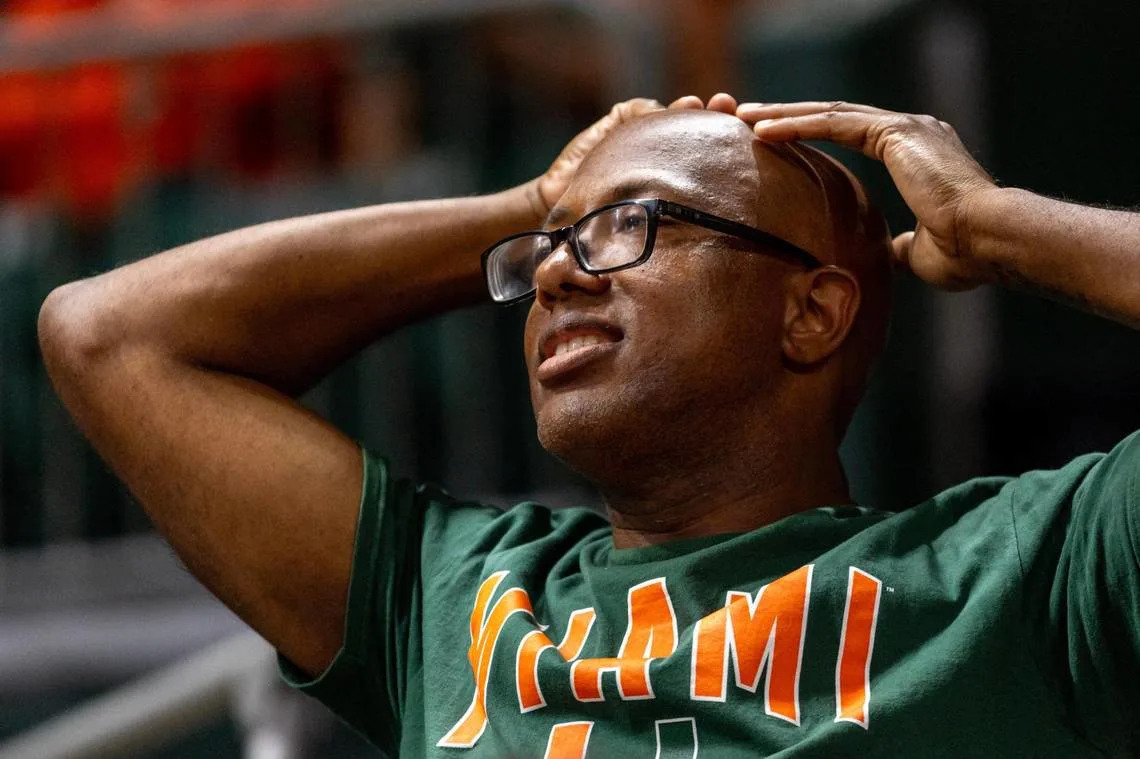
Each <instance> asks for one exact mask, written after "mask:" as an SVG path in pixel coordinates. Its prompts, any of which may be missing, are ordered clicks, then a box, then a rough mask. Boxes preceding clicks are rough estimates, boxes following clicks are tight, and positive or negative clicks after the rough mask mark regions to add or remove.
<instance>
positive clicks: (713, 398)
mask: <svg viewBox="0 0 1140 759" xmlns="http://www.w3.org/2000/svg"><path fill="white" fill-rule="evenodd" d="M630 198H663V199H665V200H669V201H673V202H677V203H682V204H684V205H687V206H691V207H693V208H697V209H699V210H701V211H705V212H708V213H712V214H716V215H718V216H721V217H725V218H728V219H732V220H734V221H739V222H742V223H744V224H748V225H750V226H754V227H758V228H760V229H762V230H765V231H767V232H769V233H771V234H774V235H776V236H778V237H781V238H783V239H785V240H787V241H790V242H792V243H793V244H795V245H796V246H799V247H800V248H803V249H804V250H806V251H808V252H810V253H811V254H813V255H814V256H815V257H816V258H818V259H820V260H821V261H822V262H823V263H824V264H825V266H824V267H823V268H820V269H815V270H809V268H808V267H805V266H804V265H802V264H799V263H796V262H794V261H792V260H789V259H788V258H787V257H781V256H776V255H771V253H772V252H773V251H770V250H768V251H766V250H765V249H764V247H763V246H758V245H756V244H755V243H751V242H748V241H746V240H742V239H740V238H736V237H733V236H729V235H725V234H721V233H718V232H715V231H710V230H708V229H705V228H703V227H700V226H694V225H690V224H683V223H679V222H677V221H675V220H670V219H668V218H665V219H662V220H661V221H660V223H659V226H658V232H657V239H656V243H655V246H654V250H653V253H652V255H651V256H650V258H649V259H648V260H647V261H646V262H645V263H644V264H642V265H640V266H637V267H634V268H630V269H625V270H622V271H616V272H612V273H610V274H602V275H592V274H588V273H586V272H584V271H582V270H581V268H580V267H579V266H578V265H577V263H576V261H575V259H574V257H573V255H572V254H571V252H570V251H569V249H568V248H567V246H566V245H562V246H560V247H559V248H557V249H556V250H555V251H554V252H553V253H552V254H551V255H550V256H549V257H548V258H547V259H546V260H545V261H543V263H542V264H541V266H540V267H539V269H538V271H537V273H536V286H537V293H536V295H535V301H534V303H533V305H532V307H531V311H530V315H529V318H528V321H527V331H526V341H525V343H526V345H525V350H526V360H527V366H528V369H529V371H530V376H531V396H532V401H533V404H534V410H535V416H536V419H537V422H538V429H539V436H540V438H541V440H542V442H543V444H544V445H545V446H546V447H547V449H548V450H550V451H551V452H552V453H554V454H555V455H557V456H559V457H560V458H562V459H563V460H565V461H567V462H568V463H569V464H570V465H571V466H572V467H574V468H576V469H578V470H579V471H581V472H583V473H584V474H585V475H586V476H588V477H591V478H593V479H595V480H597V481H599V482H600V483H601V484H602V485H603V488H605V487H606V486H608V485H611V484H612V483H613V481H614V479H615V478H619V479H620V477H621V476H622V472H624V471H629V472H630V474H633V472H632V469H643V468H644V467H642V466H640V464H643V463H644V462H645V461H646V460H647V459H653V460H655V461H659V462H660V464H661V465H662V466H663V467H665V468H668V467H681V468H682V469H683V468H684V467H685V466H687V465H691V466H692V467H693V468H694V469H698V468H700V466H701V465H702V464H704V463H708V462H709V461H711V460H715V459H717V458H719V457H721V456H726V455H731V453H732V450H734V449H735V450H738V451H741V452H745V449H750V450H752V451H755V450H756V449H757V448H758V447H759V448H762V447H763V445H764V442H763V441H764V440H770V441H778V440H781V439H786V438H787V436H788V435H796V434H803V435H811V436H813V437H814V438H816V439H818V440H830V443H829V445H831V447H832V450H831V451H830V452H829V454H831V455H833V454H834V446H836V445H838V442H839V440H840V438H841V437H842V433H843V430H844V428H845V427H846V424H847V422H848V421H849V419H850V416H851V413H852V412H853V410H854V406H855V404H856V403H857V401H858V399H859V397H860V395H861V394H862V389H863V386H864V384H865V381H866V376H867V373H868V369H869V366H870V364H871V363H872V361H873V360H874V358H875V357H876V356H877V355H878V353H879V351H880V350H881V347H882V344H883V338H884V334H885V331H886V321H887V312H888V297H889V273H888V261H889V257H888V252H889V236H888V234H887V229H886V225H885V223H884V222H883V220H882V217H881V215H880V214H879V213H878V211H877V210H875V209H874V208H873V207H872V206H871V205H870V203H869V201H868V200H867V197H866V195H865V193H864V192H863V190H862V188H861V186H860V185H859V183H858V182H857V181H856V180H855V179H854V178H853V177H852V176H851V175H850V173H849V172H847V171H846V170H845V169H843V168H842V167H841V166H840V165H839V164H838V163H836V162H835V161H833V160H832V159H830V158H828V157H826V156H825V155H823V154H822V153H819V152H818V151H815V150H812V149H809V148H806V147H803V146H798V145H787V146H773V145H767V144H764V143H761V142H760V141H758V140H756V139H755V137H754V136H753V135H752V133H751V130H750V129H749V128H748V127H747V126H746V125H745V124H744V123H743V122H741V121H739V120H738V119H736V118H735V117H731V116H727V115H724V114H719V113H712V112H707V111H664V112H659V113H653V114H650V115H648V116H644V117H641V118H639V119H637V120H635V121H633V122H630V123H629V124H626V125H623V126H622V127H620V128H619V129H617V130H615V131H614V132H613V133H612V134H611V135H610V136H609V137H607V138H606V139H605V140H604V141H603V142H601V143H600V144H599V145H598V146H597V147H596V148H595V149H594V150H593V151H592V152H591V153H590V155H589V156H587V158H586V159H585V161H584V162H583V163H582V165H581V167H580V168H579V170H578V172H577V174H576V175H575V177H574V180H573V182H572V183H571V185H570V187H569V188H568V189H567V191H566V193H565V195H564V196H563V197H562V199H561V200H560V202H559V205H558V207H557V208H556V209H555V210H554V212H553V213H552V214H551V218H550V220H549V224H548V227H549V228H553V227H559V226H563V225H566V224H571V223H573V222H575V221H577V220H578V219H579V218H581V217H582V216H583V215H585V214H587V213H588V212H590V211H592V210H594V209H596V208H598V207H600V206H603V205H605V204H607V203H611V202H614V201H618V200H625V199H630ZM757 253H761V254H763V253H768V255H757ZM575 338H585V340H581V339H579V340H578V341H577V342H574V343H570V344H569V347H570V348H571V350H570V351H568V352H567V351H566V348H562V349H561V351H560V353H561V355H557V356H554V355H553V354H554V353H555V352H556V351H559V349H558V348H557V346H558V344H559V343H568V341H570V340H573V339H575ZM582 343H587V344H586V345H582ZM589 343H597V344H589ZM714 468H715V467H714Z"/></svg>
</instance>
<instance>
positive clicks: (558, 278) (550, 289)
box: [534, 241, 610, 308]
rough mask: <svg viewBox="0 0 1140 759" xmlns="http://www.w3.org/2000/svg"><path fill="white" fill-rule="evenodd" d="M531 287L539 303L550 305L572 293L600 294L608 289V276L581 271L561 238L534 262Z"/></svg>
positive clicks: (548, 306)
mask: <svg viewBox="0 0 1140 759" xmlns="http://www.w3.org/2000/svg"><path fill="white" fill-rule="evenodd" d="M534 287H535V297H536V298H537V299H538V302H539V304H540V305H542V306H544V307H546V308H551V307H553V306H554V304H555V303H557V302H558V301H560V300H565V299H567V298H570V297H572V296H574V295H601V294H602V293H604V292H605V291H606V290H608V289H610V278H609V276H607V275H605V274H590V273H589V272H586V271H583V270H582V267H581V266H579V265H578V260H577V259H576V258H575V257H574V254H573V252H571V250H570V244H569V241H565V242H563V243H562V244H561V245H559V246H558V247H557V248H555V249H554V250H553V251H551V253H550V255H549V256H547V257H546V259H545V260H543V262H542V263H541V264H539V265H538V268H537V269H536V270H535V272H534Z"/></svg>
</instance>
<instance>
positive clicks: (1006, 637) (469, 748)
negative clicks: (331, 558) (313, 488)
mask: <svg viewBox="0 0 1140 759" xmlns="http://www.w3.org/2000/svg"><path fill="white" fill-rule="evenodd" d="M1138 466H1140V433H1138V434H1137V435H1133V436H1132V437H1130V438H1128V439H1127V440H1125V441H1124V442H1123V443H1121V444H1120V445H1119V446H1117V447H1116V448H1115V449H1114V450H1113V451H1112V452H1111V453H1109V454H1107V455H1101V454H1095V455H1088V456H1083V457H1081V458H1078V459H1076V460H1074V461H1072V462H1071V463H1069V464H1068V465H1067V466H1065V467H1064V468H1062V469H1059V470H1057V471H1051V472H1032V473H1029V474H1026V475H1023V476H1021V477H1017V478H1013V479H1009V478H987V479H980V480H973V481H971V482H967V483H965V484H963V485H960V486H958V487H955V488H952V489H950V490H948V491H946V492H944V493H942V494H940V495H938V496H936V497H935V498H933V499H931V500H930V501H928V502H926V503H923V504H921V505H919V506H916V507H914V508H912V509H909V510H907V511H905V512H902V513H899V514H890V513H886V512H880V511H873V510H869V509H865V508H860V507H856V506H838V507H827V508H818V509H814V510H811V511H807V512H804V513H801V514H798V515H795V516H792V517H788V518H786V519H783V520H780V521H779V522H776V523H774V524H770V525H768V526H765V527H762V528H760V529H758V530H755V531H753V532H749V533H745V534H736V535H720V536H716V537H713V538H705V539H699V540H691V541H682V542H676V543H671V544H667V545H661V546H654V547H650V548H635V549H624V550H619V549H615V548H614V547H613V543H612V540H611V537H610V532H609V527H608V525H607V523H606V522H605V521H604V519H602V518H601V517H600V516H598V515H596V514H593V513H591V512H589V511H585V510H560V511H552V510H549V509H546V508H543V507H541V506H538V505H535V504H531V503H525V504H521V505H519V506H516V507H514V508H512V509H510V510H509V511H506V512H503V511H500V510H498V509H495V508H491V507H487V506H482V505H479V504H474V503H464V502H460V501H457V500H455V499H453V498H452V497H450V496H448V495H447V494H446V493H444V492H443V491H441V490H439V489H435V488H431V487H415V486H414V485H412V484H409V483H408V482H406V481H404V480H398V479H395V478H393V477H392V476H391V475H390V474H389V472H388V470H387V468H386V466H385V464H384V462H383V461H382V460H380V459H378V458H375V457H373V456H371V455H368V454H365V484H364V493H363V496H362V500H361V508H360V517H359V525H358V534H357V538H356V549H355V558H354V565H353V574H352V582H351V588H350V591H349V603H348V613H347V620H346V626H345V642H344V646H343V649H342V650H341V651H340V653H339V654H338V656H337V657H336V659H335V661H334V662H333V663H332V665H331V666H330V667H329V669H328V670H327V671H326V672H325V673H324V674H323V675H322V676H321V677H319V678H317V679H316V680H312V681H308V682H305V681H304V676H303V675H301V673H300V672H299V671H297V670H296V669H295V668H293V667H292V666H291V665H290V664H289V663H288V662H286V661H282V669H283V674H284V676H285V677H286V679H287V680H288V681H289V682H290V683H291V684H292V685H294V686H296V687H298V688H300V689H301V690H303V691H305V692H307V693H309V694H311V695H313V696H315V697H316V698H318V699H320V700H321V701H323V702H324V703H325V704H327V705H328V706H329V707H331V708H332V710H333V711H335V712H336V713H338V714H340V715H341V716H342V717H343V718H344V719H345V720H346V721H347V722H349V723H350V724H351V725H353V726H355V727H356V728H357V729H358V730H360V731H361V732H362V733H364V734H365V735H367V736H368V737H369V738H370V739H371V740H372V741H373V742H374V743H375V744H376V745H378V746H379V747H381V748H382V749H384V750H385V751H386V752H388V753H390V754H392V755H399V756H402V757H426V756H431V757H495V758H496V759H502V758H503V757H560V758H566V757H573V758H575V759H576V758H578V757H590V758H591V759H598V758H601V759H609V758H610V757H628V758H629V759H637V758H638V757H645V758H646V759H653V758H656V759H665V758H666V757H670V758H672V757H697V756H699V757H756V756H778V757H807V756H812V757H868V756H890V757H896V756H923V757H936V756H946V757H1077V756H1105V755H1109V756H1128V755H1133V754H1135V753H1136V752H1138V751H1140V559H1138V557H1140V501H1138V500H1137V493H1136V487H1137V484H1136V470H1137V468H1138Z"/></svg>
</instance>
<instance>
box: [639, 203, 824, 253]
mask: <svg viewBox="0 0 1140 759" xmlns="http://www.w3.org/2000/svg"><path fill="white" fill-rule="evenodd" d="M657 208H658V212H659V213H664V214H667V215H669V216H672V217H674V218H677V219H680V220H681V221H685V222H688V223H690V224H696V225H697V226H701V227H705V228H706V229H712V230H715V231H717V232H724V233H725V234H729V235H733V236H734V237H740V238H743V239H745V240H751V241H752V242H755V243H760V244H761V245H766V246H768V247H770V248H775V249H776V250H779V251H781V252H782V253H784V254H786V255H788V256H791V257H792V258H795V259H796V260H797V261H800V262H802V263H804V264H806V265H807V267H808V268H809V269H818V268H820V267H822V266H823V262H822V261H820V260H819V259H818V258H816V257H815V256H813V255H812V254H811V253H808V252H807V251H806V250H804V249H803V248H801V247H799V246H797V245H793V244H792V243H790V242H788V241H787V240H784V239H782V238H780V237H776V236H775V235H773V234H771V233H770V232H765V231H764V230H762V229H757V228H756V227H750V226H748V225H747V224H741V223H740V222H736V221H731V220H730V219H725V218H722V217H720V216H715V215H714V214H711V213H705V212H704V211H697V210H696V209H693V208H688V207H687V206H683V205H680V204H678V203H671V202H669V201H667V200H662V201H659V203H658V206H657Z"/></svg>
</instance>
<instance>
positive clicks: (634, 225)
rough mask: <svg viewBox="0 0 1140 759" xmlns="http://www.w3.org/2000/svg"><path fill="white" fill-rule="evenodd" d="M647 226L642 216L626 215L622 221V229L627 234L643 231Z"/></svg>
mask: <svg viewBox="0 0 1140 759" xmlns="http://www.w3.org/2000/svg"><path fill="white" fill-rule="evenodd" d="M644 226H645V217H643V216H642V215H641V214H636V213H631V214H625V215H624V216H623V217H622V219H621V229H622V230H623V231H626V232H632V231H634V230H638V229H641V228H642V227H644Z"/></svg>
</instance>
